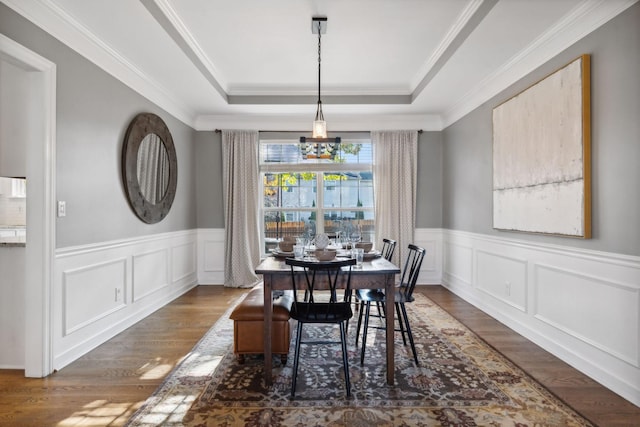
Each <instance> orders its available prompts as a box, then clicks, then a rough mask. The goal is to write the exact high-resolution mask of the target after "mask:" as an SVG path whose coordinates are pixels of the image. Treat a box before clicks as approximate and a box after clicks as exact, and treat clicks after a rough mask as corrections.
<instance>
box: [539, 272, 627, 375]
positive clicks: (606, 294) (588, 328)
mask: <svg viewBox="0 0 640 427" xmlns="http://www.w3.org/2000/svg"><path fill="white" fill-rule="evenodd" d="M534 272H535V274H534V277H535V298H536V304H535V313H534V314H535V317H536V318H537V319H539V320H540V321H542V322H545V323H547V324H549V325H552V326H553V327H555V328H558V329H560V330H562V331H564V332H566V333H568V334H571V335H572V336H574V337H576V338H578V339H581V340H583V341H585V342H586V343H588V344H590V345H592V346H594V347H597V348H599V349H601V350H603V351H606V352H607V353H610V354H612V355H614V356H615V357H618V358H620V359H621V360H623V361H625V362H627V363H630V364H632V365H634V366H636V367H638V366H640V357H639V354H638V352H639V350H638V337H639V336H640V319H639V316H640V315H639V311H638V307H639V306H640V290H639V289H637V288H636V287H634V286H633V285H630V284H624V283H616V282H613V281H610V280H605V279H603V278H600V277H596V276H587V275H584V274H581V273H579V272H575V271H570V270H564V269H559V268H556V267H550V266H545V265H536V266H535V268H534Z"/></svg>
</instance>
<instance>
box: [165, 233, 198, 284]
mask: <svg viewBox="0 0 640 427" xmlns="http://www.w3.org/2000/svg"><path fill="white" fill-rule="evenodd" d="M171 258H172V260H173V264H172V271H173V277H172V280H173V282H174V283H175V282H178V281H180V280H183V279H186V278H189V277H195V276H196V268H197V267H196V262H197V258H196V244H195V242H189V243H186V244H184V245H179V246H174V247H173V248H171Z"/></svg>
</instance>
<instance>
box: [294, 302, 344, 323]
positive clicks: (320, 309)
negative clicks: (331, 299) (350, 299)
mask: <svg viewBox="0 0 640 427" xmlns="http://www.w3.org/2000/svg"><path fill="white" fill-rule="evenodd" d="M290 315H291V318H293V319H295V320H297V321H299V322H303V323H340V322H344V321H347V320H349V319H351V318H352V317H353V312H352V311H351V305H350V304H349V303H342V304H336V303H331V304H330V303H320V302H316V303H303V302H298V303H297V304H294V305H293V306H292V307H291V312H290Z"/></svg>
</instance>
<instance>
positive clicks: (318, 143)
mask: <svg viewBox="0 0 640 427" xmlns="http://www.w3.org/2000/svg"><path fill="white" fill-rule="evenodd" d="M326 28H327V18H326V17H318V16H314V17H313V18H311V31H312V33H313V34H316V33H317V34H318V107H317V109H316V117H315V119H314V120H313V128H312V133H311V138H306V137H304V136H302V137H300V149H301V151H302V154H303V156H304V157H305V158H320V159H334V158H335V156H336V155H337V154H338V148H339V144H340V138H339V137H338V138H328V137H327V122H326V121H325V120H324V114H323V113H322V97H321V64H322V32H323V30H324V31H326ZM307 143H310V144H307Z"/></svg>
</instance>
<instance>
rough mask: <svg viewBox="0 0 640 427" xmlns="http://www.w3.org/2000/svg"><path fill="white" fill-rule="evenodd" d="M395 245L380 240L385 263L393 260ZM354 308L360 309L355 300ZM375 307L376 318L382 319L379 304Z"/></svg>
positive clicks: (392, 241)
mask: <svg viewBox="0 0 640 427" xmlns="http://www.w3.org/2000/svg"><path fill="white" fill-rule="evenodd" d="M396 244H397V242H396V241H395V240H392V239H386V238H385V239H382V249H381V250H380V255H381V256H382V258H384V259H386V260H387V261H391V258H393V253H394V252H395V250H396ZM355 306H356V311H358V310H359V308H360V301H358V300H357V299H356V302H355ZM376 307H377V308H378V316H380V317H382V312H381V311H380V303H379V302H378V303H376ZM357 345H358V335H356V346H357Z"/></svg>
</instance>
